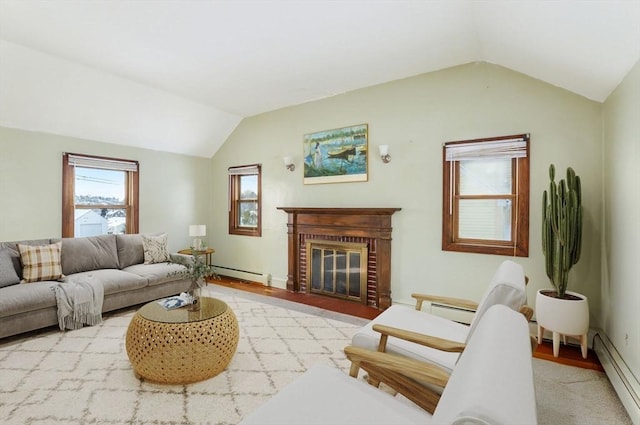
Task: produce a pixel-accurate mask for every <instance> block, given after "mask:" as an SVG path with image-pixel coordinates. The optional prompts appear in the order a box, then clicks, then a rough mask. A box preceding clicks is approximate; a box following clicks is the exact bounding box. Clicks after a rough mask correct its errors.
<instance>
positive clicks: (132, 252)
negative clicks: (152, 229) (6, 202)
mask: <svg viewBox="0 0 640 425" xmlns="http://www.w3.org/2000/svg"><path fill="white" fill-rule="evenodd" d="M59 241H61V242H62V247H61V252H60V261H61V266H62V273H63V274H64V275H65V276H66V277H67V278H74V277H82V276H87V277H88V276H89V275H90V276H91V278H92V279H94V280H99V281H100V282H101V283H102V284H103V287H104V302H103V307H102V311H103V312H107V311H112V310H117V309H120V308H123V307H128V306H132V305H136V304H141V303H144V302H148V301H151V300H155V299H158V298H163V297H167V296H171V295H175V294H178V293H180V292H182V291H185V290H186V289H187V288H188V287H189V284H190V280H189V278H185V277H184V276H181V275H179V274H178V275H176V274H175V273H173V272H176V271H181V270H184V266H182V265H180V264H175V263H170V262H162V263H155V264H144V248H143V241H142V236H141V235H137V234H136V235H101V236H91V237H86V238H63V239H40V240H28V241H15V242H0V254H1V255H2V256H4V258H5V261H2V260H1V259H0V338H4V337H8V336H11V335H16V334H20V333H23V332H27V331H32V330H35V329H40V328H44V327H48V326H54V325H56V326H57V325H58V316H57V305H56V297H55V294H54V291H53V289H52V286H53V285H55V284H57V282H54V281H43V282H32V283H15V274H17V275H18V277H19V278H22V264H21V260H20V253H19V251H18V247H17V244H18V243H20V244H23V245H33V246H38V245H48V244H52V243H56V242H59ZM7 253H8V256H9V257H10V260H9V259H7ZM173 258H175V259H176V260H177V261H180V258H178V257H173V255H172V259H173ZM11 267H13V269H11ZM14 272H15V273H14ZM172 273H173V274H172ZM9 275H11V276H13V278H7V277H8V276H9ZM9 282H13V283H9Z"/></svg>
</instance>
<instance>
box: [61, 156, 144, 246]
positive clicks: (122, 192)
mask: <svg viewBox="0 0 640 425" xmlns="http://www.w3.org/2000/svg"><path fill="white" fill-rule="evenodd" d="M138 174H139V173H138V162H137V161H129V160H124V159H115V158H104V157H97V156H89V155H78V154H73V153H64V154H63V155H62V237H64V238H70V237H83V236H95V235H106V234H118V233H138Z"/></svg>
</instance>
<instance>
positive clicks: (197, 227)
mask: <svg viewBox="0 0 640 425" xmlns="http://www.w3.org/2000/svg"><path fill="white" fill-rule="evenodd" d="M206 234H207V226H206V225H204V224H192V225H190V226H189V236H196V237H197V236H206Z"/></svg>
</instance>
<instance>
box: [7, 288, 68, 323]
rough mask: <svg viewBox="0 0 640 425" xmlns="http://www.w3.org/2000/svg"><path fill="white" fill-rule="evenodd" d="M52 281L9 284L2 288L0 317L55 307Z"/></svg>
mask: <svg viewBox="0 0 640 425" xmlns="http://www.w3.org/2000/svg"><path fill="white" fill-rule="evenodd" d="M55 284H57V282H53V281H43V282H33V283H30V284H28V285H11V286H7V287H5V288H2V296H1V297H0V317H6V316H12V315H14V314H20V313H24V312H29V311H34V310H40V309H43V308H50V307H56V296H55V294H54V292H53V289H51V288H52V286H53V285H55Z"/></svg>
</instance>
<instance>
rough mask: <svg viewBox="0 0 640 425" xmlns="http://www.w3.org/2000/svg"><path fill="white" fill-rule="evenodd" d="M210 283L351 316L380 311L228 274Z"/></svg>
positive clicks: (361, 315)
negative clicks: (236, 277)
mask: <svg viewBox="0 0 640 425" xmlns="http://www.w3.org/2000/svg"><path fill="white" fill-rule="evenodd" d="M208 281H209V283H213V284H216V285H221V286H226V287H229V288H234V289H239V290H242V291H248V292H253V293H254V294H260V295H265V296H268V297H275V298H280V299H283V300H287V301H293V302H297V303H300V304H306V305H311V306H314V307H318V308H323V309H325V310H329V311H335V312H338V313H344V314H349V315H351V316H356V317H361V318H363V319H369V320H371V319H373V318H375V317H376V316H378V314H380V311H379V310H378V309H376V308H373V307H367V306H364V305H362V304H357V303H354V302H350V301H343V300H339V299H337V298H331V297H324V296H320V295H313V294H306V293H300V292H290V291H287V290H285V289H280V288H270V287H267V286H264V285H263V284H261V283H257V282H249V281H245V280H239V279H234V278H231V277H228V276H218V279H209V280H208Z"/></svg>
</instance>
